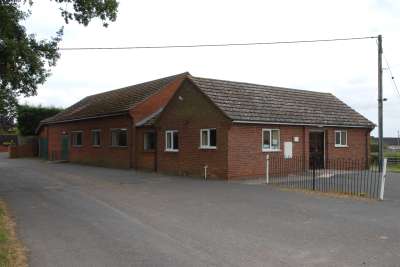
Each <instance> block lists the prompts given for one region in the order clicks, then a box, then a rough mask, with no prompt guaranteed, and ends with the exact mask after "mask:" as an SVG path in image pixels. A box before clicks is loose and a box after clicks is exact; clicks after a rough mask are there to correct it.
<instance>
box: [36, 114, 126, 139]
mask: <svg viewBox="0 0 400 267" xmlns="http://www.w3.org/2000/svg"><path fill="white" fill-rule="evenodd" d="M127 114H128V115H129V111H123V112H118V113H112V114H104V115H97V116H90V117H82V118H76V119H70V120H60V121H54V122H51V121H50V122H44V123H42V122H40V123H39V125H38V127H37V128H36V130H35V133H36V134H37V133H38V132H39V130H40V128H41V127H42V126H44V125H51V124H60V123H66V122H74V121H84V120H91V119H97V118H106V117H115V116H121V115H127Z"/></svg>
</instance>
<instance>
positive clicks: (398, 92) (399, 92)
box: [383, 55, 400, 97]
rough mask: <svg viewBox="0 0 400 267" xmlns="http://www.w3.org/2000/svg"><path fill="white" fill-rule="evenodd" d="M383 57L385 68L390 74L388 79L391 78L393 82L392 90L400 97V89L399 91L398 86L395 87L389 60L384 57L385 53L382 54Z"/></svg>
mask: <svg viewBox="0 0 400 267" xmlns="http://www.w3.org/2000/svg"><path fill="white" fill-rule="evenodd" d="M383 58H384V59H385V63H386V66H387V70H388V71H389V74H390V79H391V80H392V82H393V89H394V91H395V92H396V93H397V95H398V96H399V97H400V91H399V88H398V87H397V83H396V80H395V79H394V75H393V72H392V69H391V68H390V65H389V61H388V60H387V58H386V57H385V55H383Z"/></svg>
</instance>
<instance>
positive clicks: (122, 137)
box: [118, 130, 128, 146]
mask: <svg viewBox="0 0 400 267" xmlns="http://www.w3.org/2000/svg"><path fill="white" fill-rule="evenodd" d="M118 133H119V135H118V145H119V146H127V145H128V134H127V131H126V130H119V131H118Z"/></svg>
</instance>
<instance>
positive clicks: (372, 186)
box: [268, 157, 382, 199]
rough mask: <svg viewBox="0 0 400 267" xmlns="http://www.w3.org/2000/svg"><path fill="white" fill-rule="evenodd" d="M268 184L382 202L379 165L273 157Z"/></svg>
mask: <svg viewBox="0 0 400 267" xmlns="http://www.w3.org/2000/svg"><path fill="white" fill-rule="evenodd" d="M268 164H269V166H268V183H269V184H272V185H278V186H281V187H287V188H294V189H305V190H313V191H319V192H331V193H340V194H346V195H352V196H360V197H367V198H376V199H378V198H380V192H381V190H382V189H381V188H382V187H381V185H382V184H381V183H382V171H381V170H380V168H379V164H378V162H376V161H365V160H353V159H328V160H325V161H323V162H322V164H321V161H317V160H313V159H308V158H306V159H305V158H304V157H292V158H290V159H286V158H283V157H271V158H270V159H269V163H268Z"/></svg>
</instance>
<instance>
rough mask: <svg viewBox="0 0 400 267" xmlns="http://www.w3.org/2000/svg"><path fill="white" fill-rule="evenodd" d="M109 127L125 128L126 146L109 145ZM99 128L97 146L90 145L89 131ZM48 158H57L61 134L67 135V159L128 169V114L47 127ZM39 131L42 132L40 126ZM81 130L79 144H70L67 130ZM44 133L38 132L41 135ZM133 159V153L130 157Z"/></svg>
mask: <svg viewBox="0 0 400 267" xmlns="http://www.w3.org/2000/svg"><path fill="white" fill-rule="evenodd" d="M111 128H127V129H128V147H111V133H110V129H111ZM92 129H101V146H100V147H93V146H92V140H91V130H92ZM48 130H49V131H48V134H49V159H51V160H59V159H61V135H62V133H63V132H65V133H67V134H68V135H69V161H71V162H77V163H86V164H92V165H99V166H108V167H118V168H129V167H130V165H131V162H130V158H131V155H130V153H131V149H130V147H131V146H132V142H131V140H132V120H131V119H130V117H128V116H119V117H109V118H99V119H92V120H83V121H78V122H70V123H63V124H57V125H50V126H48ZM42 131H45V128H43V130H42ZM72 131H83V146H82V147H73V146H72V145H71V132H72ZM42 134H43V135H44V133H40V135H41V136H42ZM132 158H133V156H132Z"/></svg>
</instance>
